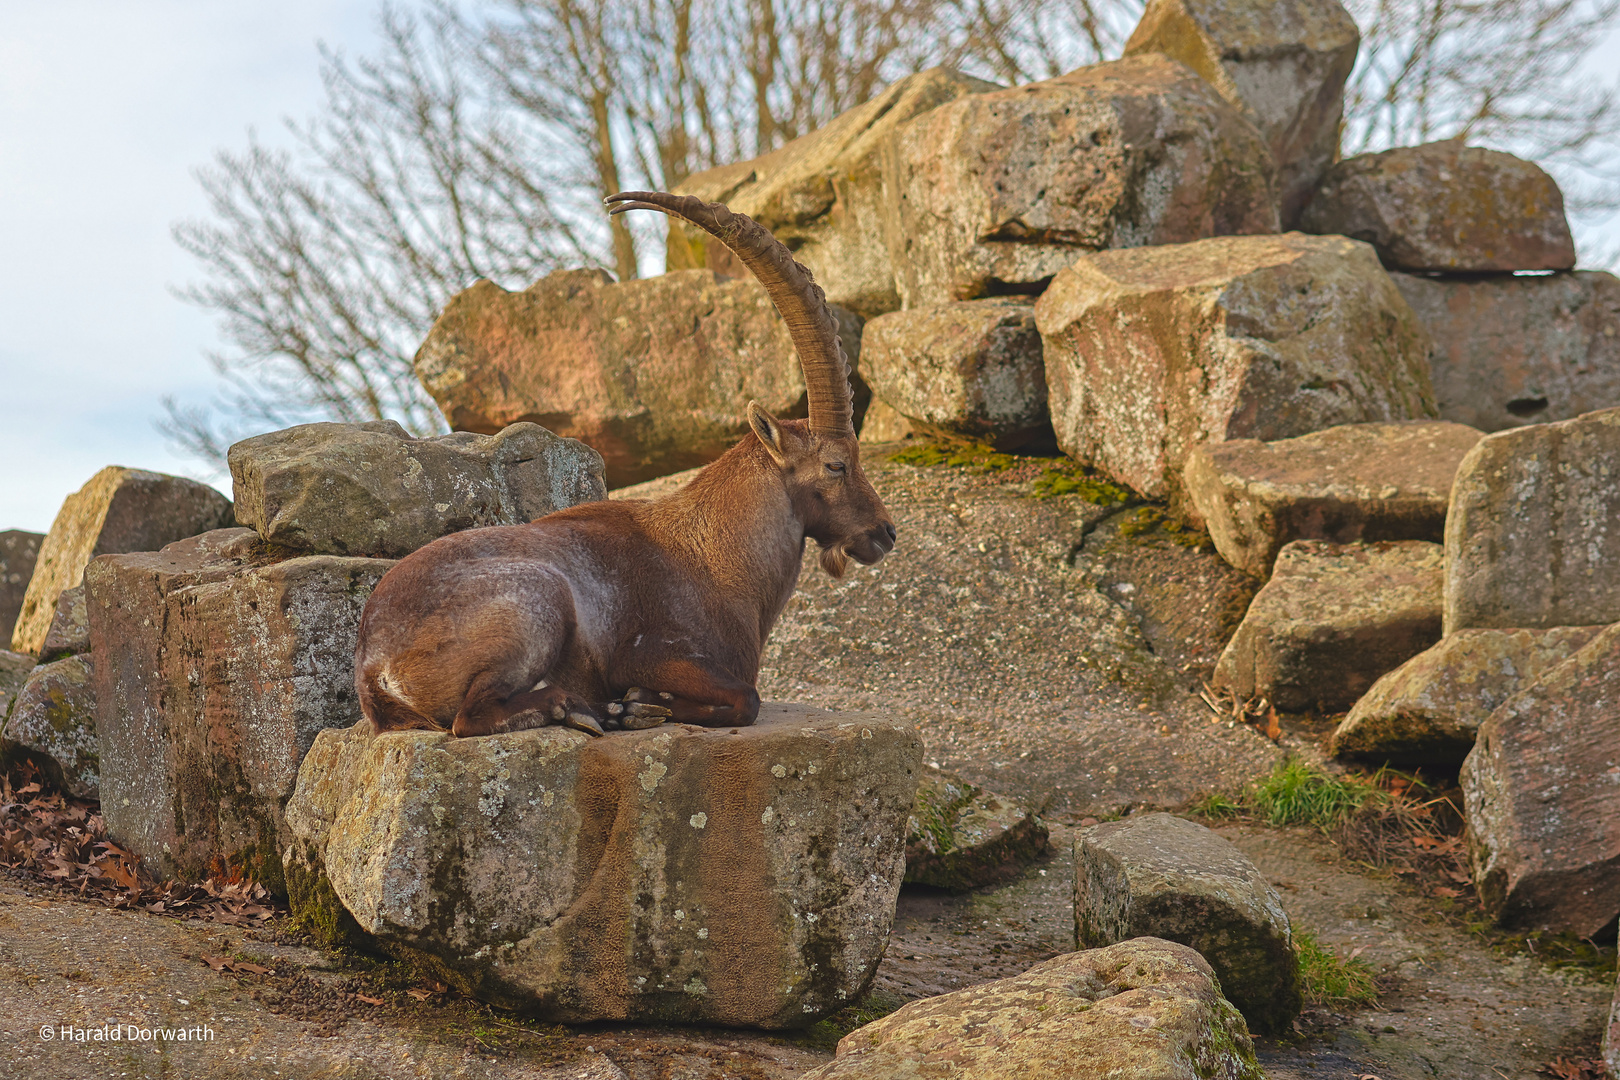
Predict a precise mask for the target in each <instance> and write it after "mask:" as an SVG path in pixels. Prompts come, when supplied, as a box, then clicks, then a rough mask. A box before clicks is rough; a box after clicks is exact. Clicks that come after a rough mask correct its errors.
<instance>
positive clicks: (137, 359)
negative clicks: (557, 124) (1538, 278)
mask: <svg viewBox="0 0 1620 1080" xmlns="http://www.w3.org/2000/svg"><path fill="white" fill-rule="evenodd" d="M376 7H377V0H276V2H275V3H250V2H245V0H225V2H221V0H50V2H47V3H29V2H27V0H0V15H3V20H0V387H3V393H4V398H3V399H0V400H3V401H4V410H3V413H0V417H3V422H0V529H7V528H26V529H33V530H36V531H41V532H43V531H44V530H45V529H47V528H49V526H50V523H51V520H52V518H53V517H54V516H55V514H56V510H57V508H58V507H59V506H60V505H61V502H62V499H63V498H64V497H65V496H66V495H67V494H68V493H70V492H72V491H74V490H75V489H77V488H78V487H79V486H80V485H81V484H83V483H84V481H85V480H87V479H88V478H89V477H90V476H91V475H92V474H93V473H95V471H96V470H97V469H100V468H101V467H102V466H104V465H109V464H120V465H130V466H138V467H143V468H150V469H158V470H161V471H165V472H175V473H182V474H186V475H194V476H195V475H201V473H200V471H199V466H198V464H197V463H196V462H195V461H193V460H191V459H187V458H183V457H179V456H177V455H175V454H174V453H173V452H172V451H171V450H170V449H169V448H168V447H167V446H166V445H165V442H164V439H163V437H162V436H161V435H160V434H159V433H158V432H157V431H156V430H155V429H154V427H153V421H154V420H155V419H156V418H157V417H159V416H160V415H162V406H161V401H162V398H163V396H164V395H165V394H172V395H174V396H176V397H178V398H180V399H181V400H182V401H195V402H199V403H201V402H204V401H206V400H207V399H208V397H209V396H210V394H211V392H212V390H213V389H214V387H215V385H216V380H215V377H214V375H213V372H212V371H211V370H210V369H209V367H208V365H207V363H206V361H205V359H204V354H205V353H206V352H207V350H208V349H209V348H210V347H213V346H215V345H216V344H217V336H216V333H215V328H214V324H213V320H212V319H211V318H210V317H209V316H208V315H207V314H205V313H204V312H201V311H199V310H197V309H194V308H192V307H190V306H188V305H186V304H183V303H181V302H180V301H179V300H176V299H175V298H174V297H173V295H171V293H170V292H169V289H170V287H171V286H173V285H178V284H182V283H184V282H186V281H189V280H193V279H195V277H196V267H195V266H194V264H193V263H192V262H191V260H190V258H189V257H188V256H186V255H185V254H184V253H183V252H181V251H180V249H179V248H178V247H176V246H175V244H174V242H173V240H172V239H171V238H170V235H169V230H170V227H171V225H172V224H173V223H174V222H175V221H177V220H180V219H183V218H188V217H199V216H202V215H203V214H204V213H205V211H206V207H205V205H204V202H203V198H202V194H201V191H200V189H199V188H198V186H197V183H196V181H195V180H194V179H193V178H192V175H191V173H192V170H193V169H195V168H196V167H197V166H198V165H201V164H204V163H206V162H207V161H208V160H209V159H210V157H211V156H212V154H213V152H214V151H215V150H216V149H218V148H220V147H230V148H240V147H242V146H243V145H244V143H245V141H246V134H247V130H248V129H249V128H250V127H251V128H255V129H256V130H257V131H258V132H259V133H260V135H261V136H264V137H266V139H267V141H272V142H273V141H276V140H277V139H279V138H280V130H281V119H282V117H284V116H287V115H289V114H290V115H293V116H298V117H302V116H304V115H306V114H308V113H309V112H310V111H312V110H313V109H314V108H315V106H316V104H317V103H318V100H319V97H320V84H319V79H318V77H317V56H316V50H315V44H316V42H317V41H321V40H324V41H326V42H327V43H329V44H332V45H335V46H340V47H342V48H344V49H345V50H349V51H362V52H363V51H365V50H366V49H367V48H369V46H370V44H371V43H372V41H373V34H372V20H373V13H374V12H375V10H376ZM1611 45H1612V47H1610V48H1607V49H1603V50H1599V55H1600V56H1605V57H1607V58H1608V62H1609V63H1610V65H1611V66H1612V59H1613V57H1615V56H1620V34H1617V35H1616V37H1615V38H1614V39H1613V40H1612V42H1611ZM1603 74H1604V75H1605V77H1610V78H1612V75H1613V73H1612V71H1609V72H1605V73H1603ZM1608 231H1609V232H1610V233H1611V235H1620V228H1615V227H1613V226H1611V228H1610V229H1609V230H1608ZM226 486H227V488H228V481H226Z"/></svg>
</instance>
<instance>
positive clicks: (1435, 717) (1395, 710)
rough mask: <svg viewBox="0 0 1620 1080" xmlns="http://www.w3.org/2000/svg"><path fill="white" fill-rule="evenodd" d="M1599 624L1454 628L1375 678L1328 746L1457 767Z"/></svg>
mask: <svg viewBox="0 0 1620 1080" xmlns="http://www.w3.org/2000/svg"><path fill="white" fill-rule="evenodd" d="M1601 629H1603V628H1602V627H1600V626H1559V627H1554V628H1553V629H1551V630H1459V631H1457V632H1456V633H1455V634H1451V635H1449V636H1447V637H1446V638H1444V639H1443V640H1442V641H1441V642H1440V644H1438V645H1436V646H1434V647H1433V648H1431V649H1427V650H1425V651H1424V652H1421V653H1419V654H1418V655H1416V656H1414V657H1412V659H1410V660H1408V661H1407V662H1406V663H1404V664H1402V665H1401V666H1400V667H1398V668H1396V669H1395V670H1394V671H1391V672H1390V673H1389V674H1388V675H1385V676H1384V677H1383V678H1381V679H1379V680H1378V681H1377V682H1376V683H1374V684H1373V688H1372V689H1371V690H1369V691H1367V693H1366V695H1365V696H1364V697H1363V698H1362V699H1361V700H1360V701H1358V702H1356V704H1355V708H1353V709H1351V710H1350V715H1348V716H1346V717H1345V718H1344V720H1343V721H1342V722H1341V723H1340V724H1339V726H1338V728H1337V729H1336V730H1335V731H1334V732H1333V742H1332V744H1331V748H1330V749H1331V752H1332V753H1334V754H1337V755H1340V756H1343V757H1354V758H1361V759H1364V760H1366V761H1369V762H1372V763H1375V764H1383V763H1385V762H1387V763H1389V764H1391V765H1396V766H1400V767H1402V768H1411V767H1413V766H1419V765H1437V766H1441V767H1450V766H1456V765H1461V764H1462V761H1463V758H1465V757H1467V756H1468V751H1470V750H1472V749H1473V748H1474V739H1475V737H1476V735H1477V734H1478V733H1479V725H1480V724H1482V723H1484V721H1485V718H1486V717H1488V716H1490V714H1491V713H1492V712H1493V711H1494V710H1495V709H1496V707H1497V706H1499V705H1501V704H1502V703H1503V702H1505V701H1507V699H1508V698H1510V697H1512V696H1513V695H1514V694H1516V693H1518V692H1519V691H1520V690H1523V689H1524V688H1525V687H1527V686H1529V685H1530V684H1531V683H1533V682H1535V681H1536V680H1537V679H1538V678H1540V677H1541V675H1542V674H1543V673H1544V672H1546V671H1547V670H1549V669H1550V668H1552V667H1554V666H1556V665H1558V664H1561V663H1563V662H1564V661H1565V660H1568V659H1569V658H1570V656H1572V655H1573V654H1574V653H1575V651H1576V650H1577V649H1579V648H1580V647H1581V646H1583V645H1585V644H1586V643H1587V642H1588V641H1590V640H1592V638H1593V637H1594V636H1595V635H1596V634H1597V633H1598V631H1599V630H1601Z"/></svg>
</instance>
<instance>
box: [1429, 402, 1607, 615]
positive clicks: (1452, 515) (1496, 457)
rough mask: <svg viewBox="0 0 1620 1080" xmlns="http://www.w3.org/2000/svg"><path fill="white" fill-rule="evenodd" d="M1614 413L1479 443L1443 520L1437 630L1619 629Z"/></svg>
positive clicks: (1519, 431)
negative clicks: (1442, 607)
mask: <svg viewBox="0 0 1620 1080" xmlns="http://www.w3.org/2000/svg"><path fill="white" fill-rule="evenodd" d="M1617 461H1620V409H1605V410H1604V411H1602V412H1595V413H1588V414H1587V415H1586V416H1582V417H1579V418H1578V419H1575V420H1564V421H1560V422H1559V423H1556V424H1533V425H1531V426H1529V427H1523V428H1517V429H1514V430H1512V431H1499V432H1497V433H1496V434H1494V435H1488V436H1486V437H1485V438H1483V439H1481V440H1480V441H1479V443H1478V444H1477V445H1476V446H1475V447H1474V449H1473V450H1471V451H1469V453H1468V456H1467V457H1465V458H1463V461H1462V464H1461V465H1460V466H1459V467H1458V469H1457V481H1456V485H1455V486H1454V487H1453V489H1452V495H1451V509H1450V512H1449V513H1448V514H1447V516H1446V593H1445V604H1446V611H1445V631H1446V633H1448V634H1450V633H1452V632H1453V631H1456V630H1464V629H1467V628H1469V627H1477V626H1487V627H1528V628H1533V629H1540V628H1544V627H1549V626H1592V625H1596V624H1599V623H1611V622H1620V574H1616V573H1615V567H1616V566H1620V484H1616V482H1615V463H1616V462H1617Z"/></svg>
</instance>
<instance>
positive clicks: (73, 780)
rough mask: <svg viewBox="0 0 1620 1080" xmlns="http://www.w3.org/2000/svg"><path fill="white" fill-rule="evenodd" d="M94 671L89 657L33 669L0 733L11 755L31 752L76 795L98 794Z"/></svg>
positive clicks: (92, 795)
mask: <svg viewBox="0 0 1620 1080" xmlns="http://www.w3.org/2000/svg"><path fill="white" fill-rule="evenodd" d="M93 670H94V669H93V667H92V664H91V661H90V657H88V656H69V657H67V658H66V659H63V660H56V661H53V662H52V663H49V664H42V665H41V666H39V667H37V668H35V669H34V670H33V671H31V672H30V673H29V675H28V681H27V682H25V683H24V684H23V686H22V688H21V690H19V691H18V693H17V700H16V704H15V705H14V706H12V709H11V715H10V716H9V717H7V718H6V721H5V727H4V731H3V733H0V747H3V748H4V750H5V752H6V753H7V754H12V753H17V752H22V753H25V754H27V755H28V756H29V757H31V758H33V759H34V760H35V761H36V762H38V763H40V764H41V765H43V766H44V767H45V770H46V772H47V773H48V774H49V775H50V778H51V780H53V781H54V782H55V783H56V784H58V785H59V786H60V787H61V789H62V790H63V791H64V792H66V793H67V794H68V795H71V796H73V797H74V798H76V799H96V798H100V790H101V783H100V776H99V773H100V765H99V762H98V760H97V759H98V756H99V744H98V741H97V738H96V694H95V686H94V685H93V683H92V681H91V675H92V673H93ZM3 712H4V710H3V709H0V713H3Z"/></svg>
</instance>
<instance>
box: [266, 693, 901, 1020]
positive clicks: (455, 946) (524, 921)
mask: <svg viewBox="0 0 1620 1080" xmlns="http://www.w3.org/2000/svg"><path fill="white" fill-rule="evenodd" d="M921 756H922V746H921V742H920V740H919V739H918V737H917V734H916V732H915V730H914V729H913V728H911V727H910V726H909V725H904V724H900V723H896V722H893V721H886V720H882V719H878V718H876V717H872V716H864V715H859V714H839V713H828V712H823V711H821V710H819V709H811V708H807V707H804V706H796V705H787V704H767V705H766V706H765V707H764V708H763V709H762V710H761V713H760V718H759V720H758V722H757V723H756V724H754V725H753V726H752V727H746V728H737V729H726V728H718V729H712V730H709V729H703V728H696V727H690V726H687V725H666V726H665V727H660V728H654V729H651V730H648V731H641V732H623V733H614V734H611V735H608V736H604V737H601V738H596V739H592V738H589V737H587V736H585V735H582V734H580V733H579V732H575V731H570V730H567V729H563V728H556V727H549V728H542V729H538V730H532V731H523V732H516V733H513V734H508V735H497V736H488V737H482V738H471V739H456V738H453V737H451V736H449V735H445V734H439V733H431V732H392V733H387V734H384V735H380V736H373V735H372V734H371V731H370V727H369V725H367V724H360V725H357V726H356V727H354V728H351V729H348V730H346V731H334V732H327V733H324V734H322V735H321V736H320V737H319V738H318V739H317V741H316V744H315V748H314V749H313V750H312V751H311V752H310V754H309V756H308V757H307V758H306V759H305V761H304V764H303V767H302V769H301V771H300V776H299V783H298V791H297V794H296V795H295V796H294V798H293V801H292V803H291V805H290V806H289V807H288V822H289V824H290V825H291V827H292V829H293V832H294V835H295V836H296V838H297V841H298V846H297V848H296V849H295V850H293V851H290V852H289V856H288V867H289V882H290V884H293V885H294V888H293V897H294V903H295V907H301V908H307V907H310V906H313V905H315V904H318V903H319V899H318V898H319V897H320V896H322V895H327V893H326V890H329V895H331V896H332V897H334V898H335V899H336V900H337V901H338V902H340V903H341V904H342V905H343V907H344V908H345V909H346V910H347V911H348V912H349V913H352V917H353V919H354V921H355V922H356V923H357V924H358V926H359V928H360V929H362V930H363V931H365V932H366V933H368V934H371V935H373V936H375V937H377V938H379V939H381V940H382V941H383V942H384V943H386V944H387V945H389V946H390V947H391V948H402V949H405V950H409V951H410V952H411V953H413V954H415V955H417V956H419V957H421V958H423V959H424V960H425V961H426V962H428V963H429V964H431V965H432V966H433V967H434V968H435V969H436V970H438V971H440V972H441V973H442V976H443V977H444V978H445V979H446V980H448V981H452V982H453V983H454V984H455V985H456V986H458V987H459V988H461V989H462V990H463V991H465V992H467V993H471V994H475V995H477V996H478V997H480V998H483V999H484V1000H486V1001H491V1002H495V1003H497V1004H501V1005H504V1006H508V1007H511V1008H517V1009H522V1010H523V1011H525V1012H528V1013H530V1014H533V1015H538V1016H542V1017H545V1018H548V1019H552V1020H560V1021H564V1022H568V1023H584V1022H589V1021H595V1020H627V1021H642V1022H659V1023H702V1024H721V1025H736V1026H751V1027H764V1028H792V1027H801V1026H804V1025H806V1024H810V1023H813V1022H815V1021H816V1020H817V1019H819V1018H820V1017H822V1016H824V1015H826V1014H827V1013H830V1012H834V1011H836V1010H837V1009H839V1008H842V1007H843V1006H844V1005H845V1004H847V1003H848V1002H849V1001H851V1000H853V999H854V998H856V997H857V996H858V995H859V994H860V992H861V991H862V990H864V988H865V987H866V986H867V984H868V983H869V982H870V981H871V979H872V977H873V975H874V974H875V973H876V969H877V963H878V961H879V959H881V957H882V955H883V949H884V944H885V942H886V941H887V937H888V931H889V924H890V921H891V920H892V918H893V916H894V905H895V898H896V896H897V895H898V893H899V889H900V879H901V876H902V874H903V872H904V868H905V857H904V843H905V826H906V818H907V815H908V814H909V813H910V810H911V804H912V797H913V795H914V793H915V790H916V785H917V771H918V768H919V766H920V763H921ZM295 867H296V869H295ZM300 875H303V877H302V880H301V881H297V882H295V881H294V880H293V879H295V878H299V876H300ZM320 879H324V881H322V880H320ZM317 917H318V918H322V919H325V920H326V921H329V922H340V921H341V919H335V920H334V919H331V918H330V917H328V916H325V915H318V916H317Z"/></svg>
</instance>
